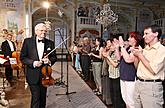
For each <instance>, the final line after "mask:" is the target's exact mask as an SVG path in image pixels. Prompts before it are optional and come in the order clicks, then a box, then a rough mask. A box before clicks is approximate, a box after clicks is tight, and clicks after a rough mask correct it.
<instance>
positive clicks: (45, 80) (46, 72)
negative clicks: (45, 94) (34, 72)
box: [41, 37, 69, 87]
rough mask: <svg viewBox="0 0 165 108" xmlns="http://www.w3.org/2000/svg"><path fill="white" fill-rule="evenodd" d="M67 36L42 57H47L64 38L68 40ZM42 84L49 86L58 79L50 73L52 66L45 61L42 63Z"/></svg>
mask: <svg viewBox="0 0 165 108" xmlns="http://www.w3.org/2000/svg"><path fill="white" fill-rule="evenodd" d="M68 39H69V37H68V38H67V39H65V40H64V41H63V42H61V43H60V44H59V45H57V46H56V47H55V48H54V49H53V50H52V51H50V52H49V53H48V54H46V55H45V56H44V58H48V56H49V55H50V54H51V53H52V52H54V51H55V50H56V49H57V48H58V47H59V46H60V45H62V43H64V42H65V41H66V40H68ZM41 71H42V81H41V83H42V85H43V86H44V87H49V86H51V85H54V84H55V83H56V82H57V81H58V80H59V79H53V78H52V76H51V74H52V68H51V66H50V65H49V64H48V63H47V64H44V65H43V67H42V69H41Z"/></svg>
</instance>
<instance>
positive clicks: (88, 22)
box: [78, 17, 98, 25]
mask: <svg viewBox="0 0 165 108" xmlns="http://www.w3.org/2000/svg"><path fill="white" fill-rule="evenodd" d="M78 24H85V25H98V23H97V22H96V18H90V17H78Z"/></svg>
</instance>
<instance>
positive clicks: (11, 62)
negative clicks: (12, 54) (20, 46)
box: [9, 58, 17, 64]
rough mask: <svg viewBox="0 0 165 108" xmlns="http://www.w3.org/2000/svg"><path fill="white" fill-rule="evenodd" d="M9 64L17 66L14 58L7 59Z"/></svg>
mask: <svg viewBox="0 0 165 108" xmlns="http://www.w3.org/2000/svg"><path fill="white" fill-rule="evenodd" d="M9 60H10V64H17V59H16V58H9Z"/></svg>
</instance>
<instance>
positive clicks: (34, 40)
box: [32, 36, 39, 60]
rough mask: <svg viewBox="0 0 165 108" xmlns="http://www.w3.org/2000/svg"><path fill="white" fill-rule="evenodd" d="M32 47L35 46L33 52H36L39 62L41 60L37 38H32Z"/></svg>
mask: <svg viewBox="0 0 165 108" xmlns="http://www.w3.org/2000/svg"><path fill="white" fill-rule="evenodd" d="M32 46H34V49H32V50H34V52H35V53H34V54H35V57H37V60H39V55H38V50H37V43H36V36H34V37H33V38H32Z"/></svg>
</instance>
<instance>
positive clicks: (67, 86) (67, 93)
mask: <svg viewBox="0 0 165 108" xmlns="http://www.w3.org/2000/svg"><path fill="white" fill-rule="evenodd" d="M57 30H58V32H59V34H60V36H61V39H62V41H64V38H63V36H62V34H61V31H60V29H57ZM64 46H65V48H66V50H67V55H66V60H67V70H66V71H67V72H66V73H67V75H66V93H65V94H56V96H57V95H67V97H68V99H69V102H70V101H71V100H70V98H69V94H73V93H76V92H70V93H69V90H68V88H69V84H68V80H69V78H68V76H69V64H68V56H69V55H70V52H69V50H68V48H67V45H66V43H65V42H64Z"/></svg>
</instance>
